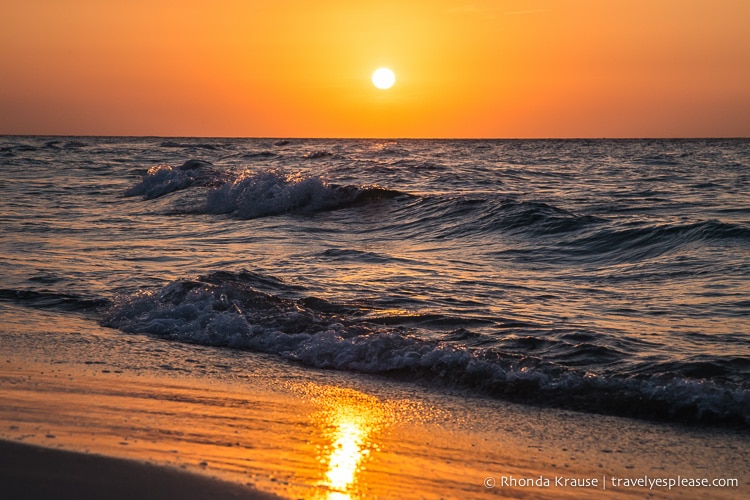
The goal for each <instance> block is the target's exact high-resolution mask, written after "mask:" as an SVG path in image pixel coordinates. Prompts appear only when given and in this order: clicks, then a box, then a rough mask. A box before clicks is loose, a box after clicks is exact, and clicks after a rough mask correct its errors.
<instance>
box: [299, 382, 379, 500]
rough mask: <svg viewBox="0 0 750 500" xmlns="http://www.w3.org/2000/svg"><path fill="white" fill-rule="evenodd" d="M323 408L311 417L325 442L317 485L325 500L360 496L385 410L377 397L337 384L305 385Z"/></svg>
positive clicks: (341, 499) (322, 448) (320, 456)
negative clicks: (363, 479)
mask: <svg viewBox="0 0 750 500" xmlns="http://www.w3.org/2000/svg"><path fill="white" fill-rule="evenodd" d="M306 389H307V391H306V392H314V393H315V394H314V396H313V398H312V399H313V401H314V402H316V403H317V404H319V405H320V406H322V410H321V411H320V412H318V413H316V414H315V415H314V416H313V419H314V420H315V423H316V425H317V426H319V427H320V428H322V429H324V432H323V438H324V442H325V444H324V445H323V446H321V448H320V452H319V457H318V459H319V461H320V463H321V464H323V465H324V466H325V467H326V470H325V473H324V474H323V475H322V478H321V480H320V482H319V483H318V484H319V486H321V487H322V488H324V489H325V493H324V495H323V498H326V499H327V500H351V499H353V498H359V497H360V496H361V493H362V491H361V486H362V485H361V484H360V481H359V476H360V475H361V472H362V471H363V470H364V464H365V462H366V461H367V459H368V457H369V456H370V454H371V452H372V451H373V450H378V444H377V439H378V435H379V433H380V432H381V431H382V429H383V428H384V427H385V426H386V425H387V423H388V418H387V415H388V411H387V410H386V407H385V405H383V403H382V402H380V401H379V400H378V399H377V398H375V397H373V396H369V395H367V394H364V393H361V392H358V391H355V390H352V389H343V388H339V387H321V386H315V387H307V388H306Z"/></svg>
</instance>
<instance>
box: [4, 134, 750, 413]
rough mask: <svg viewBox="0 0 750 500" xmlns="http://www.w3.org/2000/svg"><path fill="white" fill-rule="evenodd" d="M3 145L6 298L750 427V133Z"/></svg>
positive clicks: (57, 311)
mask: <svg viewBox="0 0 750 500" xmlns="http://www.w3.org/2000/svg"><path fill="white" fill-rule="evenodd" d="M0 165H2V177H1V178H0V221H1V223H0V249H1V250H2V251H1V252H0V317H2V316H4V315H7V316H6V319H7V318H10V317H11V312H12V313H13V317H14V318H17V317H18V315H19V314H20V315H21V316H25V317H27V318H30V319H33V318H35V317H44V318H45V321H47V322H49V323H50V324H54V323H57V324H58V325H66V324H69V323H70V318H74V319H75V323H74V324H76V325H80V324H81V322H83V323H86V322H88V323H90V324H92V325H97V326H103V327H106V328H108V329H110V330H111V332H112V334H113V335H116V336H121V337H122V338H128V337H132V336H141V337H148V338H156V339H159V340H160V342H161V344H160V345H161V346H163V347H164V346H166V348H167V352H165V353H164V356H165V357H166V358H168V357H169V349H168V347H169V346H174V349H178V348H179V347H180V346H184V345H185V344H201V345H204V346H213V347H217V348H219V349H218V350H217V351H216V353H217V354H215V355H216V356H218V357H221V356H223V354H222V353H225V355H226V358H227V363H228V364H231V363H234V364H236V363H238V361H237V360H238V356H239V357H240V358H241V356H242V353H248V352H256V353H264V354H265V355H270V359H272V360H273V359H277V360H278V362H279V363H280V364H283V363H293V364H295V365H296V366H299V367H300V368H302V369H310V370H320V369H331V370H336V371H337V372H339V373H344V374H347V376H350V377H352V378H356V377H363V376H367V377H371V376H376V377H382V378H383V379H384V380H394V381H398V383H399V384H407V385H413V387H415V388H416V389H418V390H420V391H433V390H435V391H445V390H448V391H451V394H453V395H458V397H462V396H465V397H467V398H469V397H482V398H491V399H498V400H508V401H512V402H514V403H520V404H522V405H531V406H534V407H540V406H541V407H552V408H560V409H566V410H575V411H581V412H587V413H590V414H607V415H614V416H625V417H634V418H637V419H647V420H652V421H659V422H665V423H673V422H678V423H691V424H695V423H697V424H701V425H717V426H740V427H743V428H747V427H748V426H749V425H750V195H749V194H748V193H749V192H750V140H746V139H732V140H718V139H717V140H322V139H315V140H313V139H310V140H304V139H289V140H280V139H220V138H211V139H203V138H184V139H177V138H169V139H165V138H135V137H133V138H114V137H111V138H110V137H20V136H5V137H0ZM19 311H20V312H19ZM55 318H59V321H57V320H55ZM3 322H4V321H3ZM2 328H3V327H2V326H0V329H2ZM61 329H62V331H60V330H61ZM66 333H70V334H71V336H70V338H71V339H73V337H74V336H73V333H75V332H72V331H71V332H66V331H65V330H64V326H60V327H59V328H58V331H57V334H58V335H62V336H63V337H62V339H63V340H62V342H63V343H64V342H65V334H66ZM33 334H34V333H33V332H31V333H28V335H33ZM37 341H38V342H43V339H41V338H40V339H37ZM128 345H129V344H128V343H127V342H125V343H122V344H120V346H121V347H120V348H122V349H127V348H128ZM183 368H184V367H183ZM164 369H165V370H167V369H168V368H164ZM244 369H247V370H251V369H262V367H247V368H244Z"/></svg>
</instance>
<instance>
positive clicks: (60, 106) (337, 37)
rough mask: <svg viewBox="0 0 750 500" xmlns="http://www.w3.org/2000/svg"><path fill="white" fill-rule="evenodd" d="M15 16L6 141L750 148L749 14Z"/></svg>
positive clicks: (651, 3) (222, 3) (500, 7)
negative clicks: (646, 141)
mask: <svg viewBox="0 0 750 500" xmlns="http://www.w3.org/2000/svg"><path fill="white" fill-rule="evenodd" d="M0 19H3V28H2V30H0V68H2V70H1V71H0V134H55V135H152V136H201V137H332V138H333V137H381V138H386V137H387V138H393V137H416V138H422V137H434V138H470V137H476V138H547V137H561V138H575V137H750V1H748V0H674V1H673V0H606V1H604V0H494V1H493V0H422V1H418V0H414V1H409V0H399V1H390V0H382V1H355V0H315V1H308V0H273V1H269V0H263V1H249V0H244V1H241V0H174V1H173V0H127V1H119V0H112V1H104V0H3V1H2V2H1V3H0ZM379 67H388V68H391V69H392V70H393V72H394V73H395V74H396V83H395V85H394V86H393V87H391V88H390V89H388V90H381V89H378V88H376V87H374V86H373V84H372V81H371V79H370V77H371V75H372V72H373V71H374V70H375V69H377V68H379Z"/></svg>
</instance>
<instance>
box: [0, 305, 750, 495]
mask: <svg viewBox="0 0 750 500" xmlns="http://www.w3.org/2000/svg"><path fill="white" fill-rule="evenodd" d="M0 312H1V313H3V316H4V319H5V320H6V321H5V327H4V330H3V331H0V345H3V351H2V353H0V400H1V401H3V404H2V405H0V440H6V441H14V442H17V443H24V444H30V445H37V446H43V447H46V448H59V449H63V450H68V451H72V452H78V453H84V454H87V453H88V454H95V455H97V456H105V457H114V458H118V459H126V460H131V461H135V462H136V463H140V464H144V463H146V462H148V463H151V464H154V466H146V467H155V466H166V467H168V468H171V469H174V470H177V471H178V472H182V471H181V470H184V472H185V473H189V474H192V475H194V476H207V477H209V478H214V479H218V480H221V481H225V482H230V483H235V484H236V485H239V487H241V488H244V490H243V491H245V490H246V491H248V493H247V494H248V495H259V494H261V493H254V492H252V491H251V490H248V487H251V488H254V489H255V490H256V491H258V492H267V493H270V494H273V495H278V496H279V497H283V498H312V499H330V500H334V499H349V500H359V499H363V498H372V497H380V498H415V497H418V498H423V499H428V500H437V499H439V498H475V499H482V498H487V499H489V498H496V497H497V496H498V495H499V496H506V497H513V498H516V497H534V498H549V499H552V498H570V499H574V498H576V499H577V498H592V499H593V498H602V497H605V498H608V499H621V498H622V499H625V498H642V497H644V496H650V497H651V498H678V497H679V498H702V497H705V496H706V495H707V494H708V493H707V491H708V490H706V488H694V487H680V488H672V489H668V488H666V487H653V488H649V486H648V485H644V486H641V485H639V484H637V482H636V481H635V480H637V479H638V478H644V477H648V478H673V477H674V478H676V477H677V476H681V477H683V478H708V479H709V480H712V479H716V478H719V479H721V478H725V479H726V478H728V479H737V481H738V482H737V485H736V486H732V487H721V488H718V487H717V488H713V487H712V488H711V489H710V495H711V497H712V498H726V499H730V498H736V497H738V496H742V495H745V494H747V493H748V492H750V477H748V476H747V470H748V467H749V466H750V434H749V433H747V432H735V431H732V430H726V429H702V428H695V427H684V426H679V425H670V424H663V423H662V424H658V423H654V422H647V421H638V420H632V419H626V418H620V417H610V416H603V415H594V414H585V413H577V412H573V411H566V410H557V409H551V408H539V407H532V406H526V405H520V404H514V403H509V402H504V401H498V400H492V399H488V398H482V397H475V396H470V395H467V394H464V393H460V392H455V391H450V390H448V389H437V388H433V389H430V388H425V387H422V386H419V385H417V384H404V383H399V382H396V381H391V380H384V379H383V378H379V377H371V376H366V375H361V374H360V375H357V374H351V373H347V372H336V371H325V370H314V369H308V368H304V367H300V366H297V365H294V364H292V363H288V362H284V361H283V360H280V359H279V358H277V357H273V356H269V355H258V354H253V353H249V352H233V351H231V350H226V349H220V348H210V347H204V346H196V345H189V344H178V343H174V342H172V343H169V342H166V341H163V340H159V339H154V338H150V337H147V336H131V335H124V334H122V333H120V332H117V331H112V330H109V329H106V328H102V327H99V326H98V325H96V324H95V323H92V322H91V321H89V320H86V319H85V318H81V317H78V316H75V315H69V314H56V313H52V312H50V313H46V312H45V313H38V312H37V313H36V314H35V315H34V316H33V317H32V316H29V315H27V314H25V312H26V310H24V309H21V308H17V307H12V306H9V305H8V304H4V305H0ZM16 313H17V314H16ZM31 318H33V319H34V320H35V321H37V322H38V323H39V324H37V325H34V324H31V321H30V320H31ZM56 320H57V322H55V321H56ZM49 325H55V327H56V328H58V329H59V331H54V332H50V331H49ZM45 328H46V330H45ZM6 449H7V446H6ZM2 453H4V451H3V450H2V446H1V443H0V454H2ZM84 456H93V455H84ZM78 458H80V457H78ZM3 459H4V460H5V459H7V457H5V458H3ZM87 460H88V459H87ZM26 464H27V465H26V466H21V467H20V469H17V470H19V471H20V472H19V474H27V473H28V474H32V473H36V474H37V477H40V478H42V479H44V478H45V477H46V478H48V479H50V480H51V479H54V477H53V476H50V473H51V472H52V471H50V470H47V472H41V469H39V471H37V472H34V471H35V467H33V466H32V465H30V464H29V463H28V462H26ZM158 470H162V469H158ZM24 471H26V472H24ZM190 478H192V476H190ZM539 478H541V479H542V481H541V483H542V484H541V485H540V486H538V485H536V484H520V483H518V482H516V483H515V484H513V483H512V481H510V480H511V479H524V480H528V479H534V480H536V479H539ZM557 478H561V481H562V482H563V483H564V481H565V480H568V483H567V484H562V485H560V484H558V482H557ZM612 478H615V479H621V480H622V481H620V482H619V485H615V486H612V481H611V480H612ZM545 479H547V480H549V483H550V484H549V485H548V486H546V485H545V484H544V481H543V480H545ZM594 479H596V480H597V482H598V483H601V482H606V483H607V488H606V492H604V491H603V490H602V488H601V484H597V486H598V487H592V486H593V485H592V483H593V480H594ZM626 479H627V480H628V482H626V483H624V482H623V481H624V480H626ZM504 480H505V482H504ZM630 480H633V481H630ZM509 481H510V482H509ZM587 481H588V486H587V485H586V484H587V483H586V482H587ZM146 482H148V481H146ZM187 482H191V480H190V479H189V480H188V481H187ZM581 485H582V486H581ZM227 491H229V490H227ZM107 496H108V497H109V496H110V495H107ZM78 497H79V496H78V495H75V498H78ZM248 498H252V496H250V497H248Z"/></svg>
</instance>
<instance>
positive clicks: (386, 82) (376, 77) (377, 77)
mask: <svg viewBox="0 0 750 500" xmlns="http://www.w3.org/2000/svg"><path fill="white" fill-rule="evenodd" d="M395 82H396V75H394V74H393V71H391V70H390V69H388V68H379V69H376V70H375V72H374V73H373V74H372V83H373V85H375V86H376V87H377V88H379V89H389V88H391V87H392V86H393V84H394V83H395Z"/></svg>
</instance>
